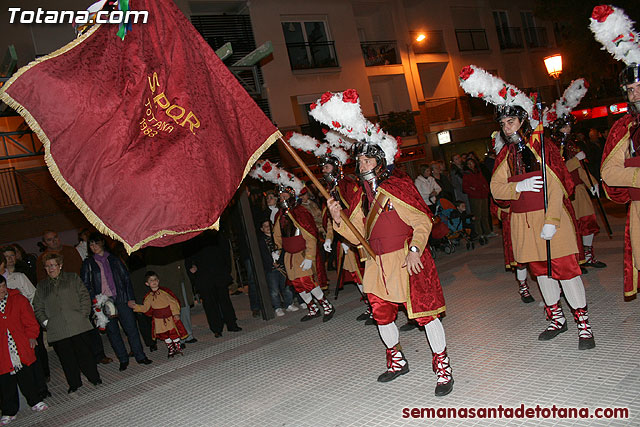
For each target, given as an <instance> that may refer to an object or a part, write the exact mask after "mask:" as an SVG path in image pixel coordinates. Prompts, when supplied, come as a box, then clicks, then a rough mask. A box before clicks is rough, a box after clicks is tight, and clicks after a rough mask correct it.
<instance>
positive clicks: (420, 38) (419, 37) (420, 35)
mask: <svg viewBox="0 0 640 427" xmlns="http://www.w3.org/2000/svg"><path fill="white" fill-rule="evenodd" d="M412 34H413V35H415V38H414V39H413V40H412V41H411V46H413V44H414V43H421V42H423V41H424V40H426V38H427V35H426V34H425V33H423V32H418V33H412ZM411 51H412V49H411V47H410V46H409V44H407V55H408V56H409V75H410V76H411V84H412V85H413V92H414V93H415V95H416V106H417V107H418V111H420V100H419V98H418V87H417V85H416V81H415V79H414V78H413V64H412V61H411ZM419 79H420V75H419V74H418V80H419ZM420 87H421V88H422V85H420ZM411 109H412V110H413V107H412V108H411ZM414 121H416V119H415V117H414ZM420 127H421V128H422V134H423V135H424V134H425V132H424V123H423V122H422V120H420ZM416 131H418V122H417V121H416ZM419 135H420V132H418V141H420V136H419Z"/></svg>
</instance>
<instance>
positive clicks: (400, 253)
mask: <svg viewBox="0 0 640 427" xmlns="http://www.w3.org/2000/svg"><path fill="white" fill-rule="evenodd" d="M387 150H388V148H387ZM389 157H391V158H393V154H391V155H390V156H389V153H385V152H384V150H383V148H381V147H380V146H379V145H377V144H373V143H362V144H360V145H359V146H358V147H357V148H356V159H357V161H358V164H357V173H358V175H359V177H360V180H361V184H362V187H363V195H362V198H361V199H360V200H359V201H358V204H357V205H356V206H355V208H353V209H352V211H351V214H350V215H349V217H350V220H351V222H352V223H353V225H354V226H355V227H356V228H357V229H358V231H359V232H360V233H361V234H362V235H364V236H365V238H366V239H367V241H368V243H369V245H370V246H371V248H372V249H373V251H374V253H375V254H376V256H375V258H372V257H370V256H369V257H368V258H367V260H366V263H365V271H364V277H363V282H364V292H365V293H366V294H367V297H368V299H369V303H370V304H371V309H372V312H373V318H374V320H375V321H376V323H377V325H378V331H379V333H380V337H381V338H382V341H383V342H384V344H385V346H386V348H387V370H386V371H385V372H384V373H382V374H381V375H380V376H379V377H378V381H380V382H388V381H391V380H393V379H395V378H397V377H398V376H400V375H403V374H406V373H407V372H409V362H408V361H407V359H406V357H405V354H404V353H403V352H402V348H401V347H400V345H399V332H398V328H397V327H396V324H395V319H396V317H397V314H398V306H399V305H400V304H402V305H404V306H405V307H406V310H407V314H408V317H409V318H410V319H415V320H416V321H417V322H418V324H419V325H420V326H424V328H425V333H426V336H427V340H428V342H429V345H430V346H431V350H432V355H433V357H432V367H433V370H434V372H435V374H436V377H437V383H436V388H435V395H436V396H444V395H447V394H449V393H450V392H451V391H452V390H453V383H454V380H453V375H452V370H451V365H450V361H449V356H448V355H447V349H446V338H445V333H444V328H443V327H442V323H441V322H440V319H439V316H441V315H442V314H443V313H444V311H445V309H446V307H445V303H444V295H443V293H442V287H441V285H440V279H439V277H438V273H437V271H436V268H435V263H434V261H433V258H432V257H431V253H430V251H429V249H428V240H429V234H430V232H431V227H432V224H433V216H432V213H431V210H430V209H429V208H428V207H427V205H426V203H425V202H424V200H423V199H422V197H421V196H420V193H419V192H418V190H417V189H416V187H415V185H414V184H413V181H412V180H411V178H410V177H409V176H408V175H406V174H405V173H404V172H401V171H400V170H397V169H394V171H393V173H389V172H388V169H387V163H388V162H387V158H389ZM327 205H328V208H329V212H330V213H331V217H332V219H333V224H334V230H335V231H337V232H338V233H340V234H342V235H343V236H344V237H345V238H347V239H348V240H349V241H351V243H353V244H357V243H358V240H357V238H356V236H355V235H354V234H353V233H352V232H351V231H350V230H349V228H348V227H347V226H346V225H345V223H344V221H342V219H341V217H340V212H341V210H342V207H341V206H340V203H339V202H338V201H337V200H335V199H333V198H331V199H330V200H329V201H328V202H327Z"/></svg>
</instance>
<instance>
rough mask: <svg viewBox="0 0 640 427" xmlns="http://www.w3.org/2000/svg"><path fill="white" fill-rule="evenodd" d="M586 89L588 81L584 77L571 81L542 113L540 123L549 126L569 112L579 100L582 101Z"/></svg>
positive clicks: (587, 88)
mask: <svg viewBox="0 0 640 427" xmlns="http://www.w3.org/2000/svg"><path fill="white" fill-rule="evenodd" d="M588 90H589V83H587V81H586V80H585V79H576V80H574V81H572V82H571V84H570V85H569V87H568V88H567V89H565V91H564V93H563V94H562V98H560V99H558V100H556V102H554V103H553V105H552V106H551V107H550V108H549V109H548V110H547V112H546V113H545V114H544V117H543V119H542V124H543V125H544V126H545V127H549V126H551V125H553V123H554V122H555V121H556V120H558V119H559V118H562V116H564V115H566V114H571V111H572V110H573V109H574V108H576V107H577V106H578V104H580V101H582V98H584V96H585V95H586V94H587V91H588Z"/></svg>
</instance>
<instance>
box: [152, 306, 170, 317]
mask: <svg viewBox="0 0 640 427" xmlns="http://www.w3.org/2000/svg"><path fill="white" fill-rule="evenodd" d="M171 316H173V314H172V313H171V307H169V306H166V307H162V308H154V309H153V317H155V318H156V319H168V318H169V317H171Z"/></svg>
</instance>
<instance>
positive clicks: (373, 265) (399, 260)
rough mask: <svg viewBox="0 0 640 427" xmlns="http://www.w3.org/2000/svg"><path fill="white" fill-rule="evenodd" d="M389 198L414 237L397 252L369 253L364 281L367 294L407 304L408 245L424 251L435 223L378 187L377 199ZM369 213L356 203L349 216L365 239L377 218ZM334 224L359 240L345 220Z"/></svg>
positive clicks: (347, 236) (351, 238) (354, 240)
mask: <svg viewBox="0 0 640 427" xmlns="http://www.w3.org/2000/svg"><path fill="white" fill-rule="evenodd" d="M386 198H388V200H389V201H390V202H391V204H392V205H393V209H395V210H396V212H397V213H398V216H399V217H400V219H401V220H402V221H404V222H405V223H406V224H407V225H409V226H410V227H412V228H413V238H412V240H411V242H410V243H409V244H408V245H407V244H406V243H405V246H404V248H402V249H399V250H397V251H394V252H389V253H386V254H382V255H377V256H376V258H375V259H373V258H371V257H370V256H367V259H366V262H365V266H364V277H363V278H362V284H363V288H364V292H365V293H372V294H374V295H376V296H378V297H380V298H382V299H384V300H386V301H391V302H397V303H405V302H408V301H407V295H408V290H409V273H408V271H407V268H406V266H404V264H405V259H406V257H407V253H408V252H409V249H408V248H409V246H417V247H418V249H419V250H420V252H419V253H420V254H422V251H424V250H425V247H426V246H427V242H428V240H429V233H431V227H432V222H431V219H430V218H429V216H427V214H425V213H424V212H421V211H419V210H418V209H416V208H414V207H412V206H410V205H408V204H407V203H405V202H403V201H402V200H400V199H398V198H396V197H394V196H392V195H391V194H389V193H388V192H386V191H385V190H384V188H379V189H378V192H377V194H376V200H377V201H378V202H379V203H386V202H385V201H384V199H386ZM372 214H373V215H375V214H376V210H375V209H372V210H371V211H370V212H369V216H371V215H372ZM369 216H367V218H365V217H364V213H363V211H362V207H361V206H357V207H356V208H355V209H354V210H353V212H352V213H351V216H350V218H349V219H350V220H351V222H352V223H353V225H354V226H355V228H356V229H357V230H358V231H359V232H360V234H362V235H363V236H364V237H365V238H368V237H369V235H370V233H371V230H372V229H373V227H375V220H372V221H370V220H369V219H370V218H369ZM365 221H366V224H368V225H369V228H368V229H365ZM333 227H334V229H335V231H336V232H338V233H340V234H341V235H343V236H344V237H345V238H346V239H347V240H349V241H350V242H351V243H353V244H354V245H355V244H357V243H358V239H357V238H356V237H355V235H354V234H353V233H352V232H351V230H349V228H348V227H347V226H346V225H345V224H344V223H343V222H341V223H340V225H339V226H336V224H335V223H334V224H333ZM403 266H404V267H403ZM432 314H435V313H432ZM424 315H427V314H424Z"/></svg>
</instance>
